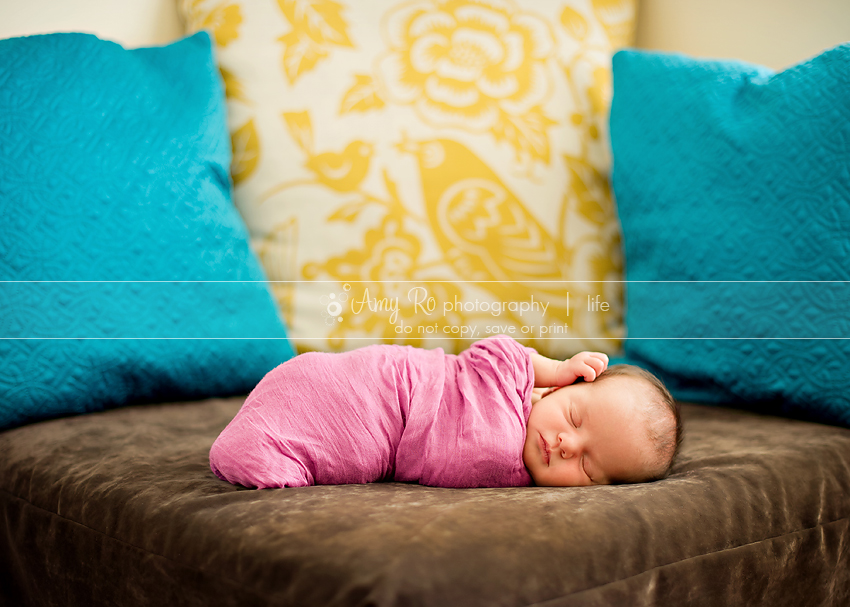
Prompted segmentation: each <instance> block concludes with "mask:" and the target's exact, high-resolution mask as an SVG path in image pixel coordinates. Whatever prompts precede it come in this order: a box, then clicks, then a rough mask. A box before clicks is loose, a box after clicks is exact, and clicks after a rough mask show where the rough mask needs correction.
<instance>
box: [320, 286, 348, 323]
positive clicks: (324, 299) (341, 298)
mask: <svg viewBox="0 0 850 607" xmlns="http://www.w3.org/2000/svg"><path fill="white" fill-rule="evenodd" d="M342 290H343V292H342V293H328V294H327V295H322V296H321V297H320V298H319V303H320V304H322V305H323V306H324V307H325V309H324V310H323V311H322V318H324V319H325V324H326V325H328V326H333V324H334V323H335V322H342V309H343V306H342V304H344V303H345V302H346V301H348V293H346V291H350V290H351V285H350V284H348V283H346V284H344V285H342Z"/></svg>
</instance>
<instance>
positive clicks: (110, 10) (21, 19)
mask: <svg viewBox="0 0 850 607" xmlns="http://www.w3.org/2000/svg"><path fill="white" fill-rule="evenodd" d="M182 30H183V27H182V25H181V24H180V21H179V19H178V17H177V8H176V0H0V38H11V37H13V36H28V35H30V34H44V33H48V32H88V33H90V34H97V35H98V36H100V37H101V38H105V39H107V40H112V41H114V42H118V43H121V44H123V45H124V46H127V47H137V46H151V45H158V44H166V43H168V42H172V41H173V40H176V39H177V38H179V37H180V35H181V34H182Z"/></svg>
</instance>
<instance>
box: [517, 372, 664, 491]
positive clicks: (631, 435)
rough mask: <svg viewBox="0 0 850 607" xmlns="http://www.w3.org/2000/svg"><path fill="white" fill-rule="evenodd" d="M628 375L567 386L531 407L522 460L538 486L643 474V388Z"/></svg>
mask: <svg viewBox="0 0 850 607" xmlns="http://www.w3.org/2000/svg"><path fill="white" fill-rule="evenodd" d="M642 383H643V382H642V380H640V379H637V378H632V377H622V376H620V377H612V378H610V379H606V380H605V381H604V382H600V383H598V384H597V383H594V382H582V383H578V384H573V385H571V386H565V387H563V388H561V389H559V390H556V391H555V392H552V393H551V394H549V395H548V396H545V397H543V398H542V399H540V400H539V401H538V402H537V403H536V404H534V405H533V406H532V408H531V415H530V416H529V418H528V427H527V428H526V431H527V435H526V439H525V446H524V447H523V452H522V459H523V463H525V466H526V468H528V471H529V473H530V474H531V477H532V478H533V479H534V482H535V483H536V484H537V485H540V486H549V487H578V486H583V485H600V484H601V485H604V484H609V483H612V482H618V481H619V482H625V481H629V480H634V479H640V478H644V477H646V476H647V473H648V471H649V469H648V466H647V465H646V464H645V462H648V461H651V460H652V454H653V446H652V443H651V441H650V439H649V437H648V436H647V426H646V424H647V422H646V413H645V410H644V406H645V405H642V404H641V402H642V401H643V400H644V399H645V397H644V395H645V394H646V387H645V386H643V385H642Z"/></svg>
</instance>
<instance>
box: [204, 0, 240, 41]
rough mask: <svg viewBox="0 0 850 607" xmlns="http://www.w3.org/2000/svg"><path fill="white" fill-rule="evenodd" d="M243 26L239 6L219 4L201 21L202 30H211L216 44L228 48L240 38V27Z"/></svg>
mask: <svg viewBox="0 0 850 607" xmlns="http://www.w3.org/2000/svg"><path fill="white" fill-rule="evenodd" d="M241 24H242V13H241V12H240V11H239V5H238V4H229V5H225V3H224V2H221V3H219V4H217V5H216V6H215V7H214V8H213V9H212V10H211V11H210V12H209V13H208V14H207V16H206V17H204V20H203V21H201V29H211V30H212V31H213V36H215V42H216V44H218V45H219V46H227V45H228V44H230V43H231V42H233V41H234V40H236V39H237V38H238V37H239V26H240V25H241Z"/></svg>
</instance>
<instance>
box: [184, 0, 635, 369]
mask: <svg viewBox="0 0 850 607" xmlns="http://www.w3.org/2000/svg"><path fill="white" fill-rule="evenodd" d="M180 6H181V12H182V15H183V17H184V19H185V22H186V25H187V30H188V31H196V30H198V29H203V28H208V29H210V30H212V32H213V33H214V36H215V40H216V43H217V45H218V58H219V61H220V65H221V70H222V74H223V76H224V80H225V85H226V91H227V96H228V104H229V112H230V125H231V131H232V137H233V151H234V158H233V166H232V175H233V180H234V183H235V199H236V203H237V205H238V207H239V210H240V211H241V213H242V215H243V216H244V218H245V220H246V222H247V224H248V227H249V229H250V231H251V235H252V239H253V243H254V246H255V247H256V249H257V251H258V253H259V254H260V257H261V259H262V261H263V263H264V266H265V268H266V272H267V274H268V276H269V278H270V279H271V280H273V281H281V282H278V283H275V285H274V290H275V293H276V296H277V298H278V302H279V304H280V306H281V309H282V311H283V313H284V316H285V318H286V320H287V322H288V325H289V328H290V332H291V333H290V334H291V336H292V337H293V339H294V340H295V341H296V343H297V345H298V347H299V348H300V349H302V350H304V349H321V350H328V349H349V348H352V347H358V346H361V345H365V344H366V343H369V342H378V341H384V342H390V341H392V342H399V343H401V342H403V343H411V344H414V345H426V346H428V347H433V346H437V345H441V346H444V347H447V348H448V349H449V350H454V351H456V350H459V349H461V348H463V347H465V346H466V344H467V343H468V341H469V340H468V339H454V338H456V337H464V338H469V337H473V335H470V334H469V333H467V334H466V335H461V334H460V333H459V332H455V333H452V332H451V331H459V330H460V329H459V328H460V327H471V328H473V329H475V330H476V331H477V332H476V334H475V335H474V337H477V338H480V337H483V336H485V335H486V331H487V330H491V331H492V330H496V329H502V328H505V329H508V330H509V327H511V326H513V327H514V329H513V331H514V335H516V336H517V337H519V338H526V339H524V341H525V342H526V343H528V344H530V345H533V346H534V347H536V348H538V349H539V350H541V351H542V352H547V353H549V354H551V355H558V356H564V355H566V354H569V353H571V352H574V351H577V350H580V349H585V348H594V349H601V350H606V351H612V350H615V349H616V348H617V347H618V345H619V344H618V341H617V339H616V338H618V337H620V336H621V334H622V295H621V288H620V283H618V282H616V281H619V280H620V279H621V276H622V272H621V257H620V255H621V254H620V241H619V231H618V226H617V221H616V216H615V213H614V208H613V204H612V200H611V194H610V191H609V186H608V170H609V153H608V145H607V131H606V127H607V108H608V103H609V101H610V58H611V54H612V52H613V50H614V49H616V48H617V47H619V46H622V45H624V44H626V43H628V42H629V40H630V38H631V35H632V31H633V23H634V14H635V0H593V1H590V0H557V1H555V0H533V1H532V0H526V1H520V0H517V1H510V0H411V1H406V2H401V1H399V0H370V1H369V2H362V1H355V0H348V1H344V2H343V1H334V0H277V2H274V1H271V0H180ZM414 281H416V282H414ZM541 281H549V282H541ZM602 281H608V282H602ZM411 290H412V291H411ZM567 293H569V297H567ZM597 295H598V296H599V298H598V299H597V298H596V296H597ZM588 296H589V297H590V298H592V301H606V302H607V303H608V309H607V310H604V309H603V308H604V306H600V305H598V304H597V305H594V306H590V305H588V303H587V301H586V300H587V298H588ZM396 298H397V299H396ZM429 298H433V299H432V300H430V299H429ZM396 301H397V302H398V307H397V308H395V307H394V303H395V302H396ZM522 302H525V304H526V305H525V306H522V305H519V304H521V303H522ZM535 302H536V305H535ZM417 303H418V305H417ZM370 304H371V305H370ZM429 304H430V305H429ZM512 304H513V305H512ZM543 304H546V307H545V312H544V311H543V310H544V308H543ZM370 308H371V309H370ZM524 308H526V309H524ZM497 311H498V313H497ZM564 326H566V327H567V329H566V330H565V329H563V327H564ZM529 327H530V329H529ZM426 330H430V331H431V333H427V332H426ZM523 331H528V332H527V333H524V332H523ZM556 331H557V332H556ZM564 331H566V332H564ZM434 336H438V338H437V339H430V340H428V341H425V340H424V339H423V338H424V337H434ZM439 336H442V338H440V337H439ZM565 336H566V337H570V338H573V339H570V340H564V339H560V338H562V337H565ZM552 337H558V338H559V339H551V338H552ZM576 338H579V339H576Z"/></svg>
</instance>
